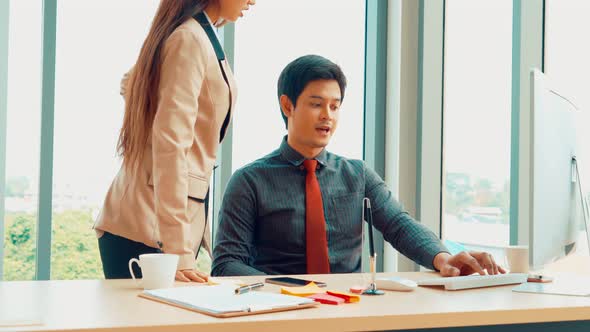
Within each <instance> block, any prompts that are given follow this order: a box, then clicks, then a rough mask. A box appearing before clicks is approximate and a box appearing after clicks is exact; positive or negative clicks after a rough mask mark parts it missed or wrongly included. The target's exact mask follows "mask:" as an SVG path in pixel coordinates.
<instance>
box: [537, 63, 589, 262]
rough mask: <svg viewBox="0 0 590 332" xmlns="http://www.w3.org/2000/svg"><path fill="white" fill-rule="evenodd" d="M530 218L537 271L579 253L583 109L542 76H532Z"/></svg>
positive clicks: (584, 222) (583, 220) (582, 217)
mask: <svg viewBox="0 0 590 332" xmlns="http://www.w3.org/2000/svg"><path fill="white" fill-rule="evenodd" d="M531 91H532V94H531V96H532V99H531V100H532V121H531V144H532V146H531V150H530V151H531V153H532V156H531V172H530V180H531V182H530V183H531V188H530V195H531V213H530V217H531V220H530V234H529V254H530V257H529V258H530V265H531V268H533V269H538V268H541V267H543V265H545V264H547V263H550V262H552V261H555V260H557V259H559V258H561V257H563V256H565V255H568V254H569V253H571V252H573V251H575V250H576V249H577V246H579V243H577V241H578V239H579V235H580V232H581V231H583V230H584V227H585V228H586V235H587V238H588V240H589V242H590V236H589V234H588V227H589V226H590V225H588V224H587V222H588V221H587V220H588V218H587V210H586V209H587V205H586V204H585V203H586V202H585V201H584V199H583V198H582V197H584V196H585V193H586V192H585V191H583V188H582V181H581V179H580V173H579V172H578V171H579V169H580V168H579V166H580V162H582V161H581V160H578V155H577V154H576V152H577V144H580V143H582V142H579V141H578V140H577V139H576V119H577V118H578V117H579V113H580V110H579V109H578V107H576V105H575V104H574V103H573V102H572V100H571V99H569V98H568V97H567V96H566V95H564V94H563V93H562V92H561V91H559V90H557V89H556V88H555V86H554V84H553V83H552V82H551V81H550V80H549V79H548V77H547V76H545V75H544V74H543V73H542V72H541V71H539V70H537V69H534V70H533V71H532V72H531Z"/></svg>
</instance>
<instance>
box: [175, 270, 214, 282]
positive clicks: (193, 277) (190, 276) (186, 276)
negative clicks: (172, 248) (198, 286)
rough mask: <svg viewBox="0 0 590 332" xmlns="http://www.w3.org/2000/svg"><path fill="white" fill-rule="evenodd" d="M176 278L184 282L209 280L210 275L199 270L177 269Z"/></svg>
mask: <svg viewBox="0 0 590 332" xmlns="http://www.w3.org/2000/svg"><path fill="white" fill-rule="evenodd" d="M176 280H178V281H184V282H191V281H195V282H207V280H209V276H208V275H207V274H206V273H202V272H199V271H197V270H193V269H189V270H178V271H176Z"/></svg>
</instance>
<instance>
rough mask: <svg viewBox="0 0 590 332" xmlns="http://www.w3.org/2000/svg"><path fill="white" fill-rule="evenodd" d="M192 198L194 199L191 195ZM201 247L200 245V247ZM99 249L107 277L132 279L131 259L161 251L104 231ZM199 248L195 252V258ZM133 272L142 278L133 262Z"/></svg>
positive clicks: (206, 198)
mask: <svg viewBox="0 0 590 332" xmlns="http://www.w3.org/2000/svg"><path fill="white" fill-rule="evenodd" d="M190 199H194V198H192V197H190ZM203 203H204V204H205V223H206V222H207V217H206V216H208V214H207V213H208V212H209V191H207V195H206V196H205V199H204V202H203ZM199 249H200V247H199ZM98 250H99V251H100V259H101V260H102V270H103V272H104V277H105V278H106V279H130V278H131V273H129V266H128V265H129V260H130V259H131V258H139V255H141V254H154V253H158V252H161V251H160V250H159V249H156V248H152V247H149V246H146V245H145V244H143V243H141V242H135V241H132V240H129V239H127V238H124V237H121V236H117V235H114V234H111V233H109V232H104V234H103V236H101V237H100V238H99V239H98ZM198 254H199V250H197V252H196V253H195V258H196V256H197V255H198ZM133 274H135V277H136V278H141V270H140V269H139V267H138V266H137V264H133Z"/></svg>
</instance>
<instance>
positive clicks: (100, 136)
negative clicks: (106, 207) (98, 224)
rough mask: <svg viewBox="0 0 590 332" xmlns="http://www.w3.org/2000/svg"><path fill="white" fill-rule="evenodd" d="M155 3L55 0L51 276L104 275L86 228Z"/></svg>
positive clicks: (108, 171) (110, 162)
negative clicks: (124, 88)
mask: <svg viewBox="0 0 590 332" xmlns="http://www.w3.org/2000/svg"><path fill="white" fill-rule="evenodd" d="M13 3H16V1H13ZM158 4H159V1H158V0H149V1H146V0H126V1H117V0H102V1H89V0H82V1H81V0H60V1H58V8H57V56H56V82H55V129H54V146H55V147H54V158H53V163H54V169H53V171H54V177H53V181H54V182H53V222H52V226H53V234H52V252H51V278H52V279H96V278H102V276H103V274H102V267H101V264H100V255H99V253H98V244H97V241H96V235H95V233H94V231H93V230H92V229H91V227H92V224H93V223H94V220H95V218H96V216H97V214H98V211H99V209H100V208H101V206H102V203H103V200H104V198H105V195H106V192H107V190H108V188H109V185H110V184H111V182H112V180H113V178H114V176H115V174H116V173H117V171H118V169H119V166H120V162H121V161H120V159H119V158H118V157H117V155H116V145H117V139H118V134H119V129H120V128H121V124H122V121H123V114H124V102H123V98H122V97H121V96H120V94H119V88H120V85H119V83H120V80H121V77H122V76H123V74H124V73H125V72H126V71H128V70H129V69H130V67H131V66H132V65H133V64H134V63H135V60H136V59H137V56H138V54H139V50H140V48H141V45H142V43H143V40H144V38H145V36H146V35H147V32H148V29H149V27H150V23H151V20H152V18H153V16H154V13H155V11H156V8H157V5H158ZM107 18H108V19H107Z"/></svg>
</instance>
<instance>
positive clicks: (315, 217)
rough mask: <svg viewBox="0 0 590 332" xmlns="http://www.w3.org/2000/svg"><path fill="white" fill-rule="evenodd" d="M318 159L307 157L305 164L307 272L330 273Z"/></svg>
mask: <svg viewBox="0 0 590 332" xmlns="http://www.w3.org/2000/svg"><path fill="white" fill-rule="evenodd" d="M317 165H318V161H317V160H315V159H313V160H309V159H306V160H305V161H304V162H303V166H304V167H305V169H306V170H307V176H306V177H305V240H306V255H307V273H309V274H325V273H330V260H329V258H328V240H327V239H326V219H325V218H324V204H323V202H322V192H321V191H320V183H319V182H318V178H317V177H316V176H315V170H316V166H317Z"/></svg>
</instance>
